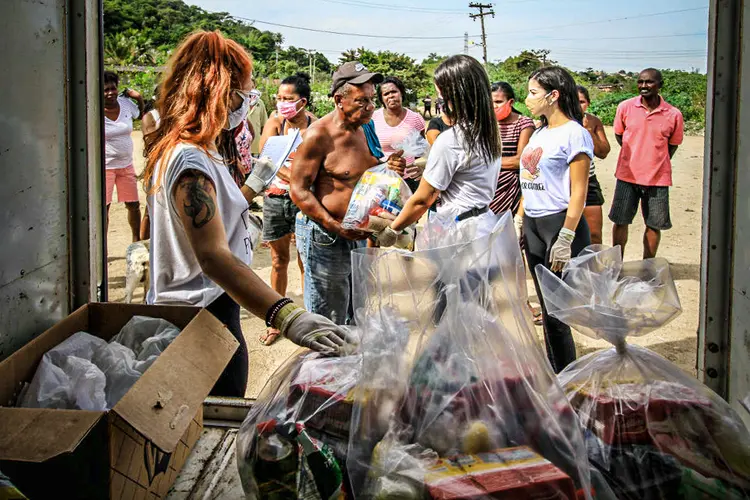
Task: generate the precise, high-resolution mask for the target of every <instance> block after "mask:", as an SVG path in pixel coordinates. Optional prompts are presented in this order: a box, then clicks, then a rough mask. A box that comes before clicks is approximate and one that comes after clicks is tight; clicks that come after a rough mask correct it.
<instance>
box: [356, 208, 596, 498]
mask: <svg viewBox="0 0 750 500" xmlns="http://www.w3.org/2000/svg"><path fill="white" fill-rule="evenodd" d="M493 222H494V224H493ZM484 225H488V226H489V227H492V230H491V232H490V234H486V235H484V236H479V237H477V238H475V239H469V240H464V241H462V242H459V243H457V244H454V245H445V243H446V242H451V241H454V242H455V234H456V232H455V231H461V230H465V231H476V230H477V228H479V227H482V226H484ZM472 226H475V227H474V228H473V229H471V227H472ZM493 226H494V227H493ZM437 227H440V226H437ZM443 229H444V231H443V233H442V234H436V235H431V236H430V237H429V238H427V239H426V241H430V242H431V245H430V246H431V248H428V249H425V250H423V251H419V252H415V253H412V254H406V253H402V252H394V251H385V250H380V249H363V250H357V251H355V252H354V253H353V257H352V269H353V270H354V276H353V284H354V293H353V298H354V302H355V307H356V310H357V314H358V316H357V317H358V320H359V319H360V318H364V319H365V321H364V326H363V337H362V356H363V367H364V366H368V365H369V364H372V365H376V366H377V365H378V364H380V365H385V363H384V362H383V359H384V357H383V354H382V353H379V354H378V356H377V362H374V363H370V357H371V356H372V354H371V351H370V350H369V349H368V342H369V340H370V338H371V336H373V335H378V334H379V330H377V329H374V328H373V325H378V324H384V323H386V322H387V321H389V320H390V319H391V318H393V317H394V316H396V317H398V318H399V322H400V323H401V324H403V325H404V326H406V328H407V329H408V334H409V336H408V340H407V346H406V348H398V349H392V350H391V351H390V355H389V357H390V358H391V361H390V363H389V364H388V365H387V366H388V367H387V368H385V367H384V369H383V372H382V373H380V374H376V375H375V376H368V377H363V378H362V380H361V381H360V383H359V384H358V385H357V387H356V389H355V392H354V401H355V405H354V413H353V419H352V427H351V431H350V433H351V437H350V441H349V452H348V456H347V463H346V464H347V471H348V475H349V477H350V481H351V487H352V490H353V491H354V492H355V494H356V496H358V497H361V498H497V497H498V496H502V495H506V496H507V497H508V498H531V497H534V495H540V497H544V498H547V497H550V498H552V497H554V498H575V497H576V496H577V495H580V496H582V497H590V494H591V492H590V475H589V466H588V459H587V455H586V449H585V445H584V441H583V436H582V433H581V432H580V429H579V428H578V424H577V422H576V418H575V414H574V413H573V411H572V409H571V407H570V405H569V403H568V401H567V400H566V398H565V395H564V393H563V392H562V390H561V389H560V387H559V386H558V385H557V380H556V378H555V376H554V374H553V373H552V371H551V369H550V367H549V365H548V363H547V360H546V357H545V355H544V353H543V351H542V349H541V346H540V345H539V344H538V341H537V340H536V334H535V331H534V328H533V324H532V322H531V317H530V315H529V314H528V311H527V308H526V283H525V279H524V272H523V260H522V259H521V254H520V250H519V247H518V239H517V237H516V235H515V229H514V227H513V224H512V219H511V217H510V215H509V214H505V215H504V216H502V217H499V218H498V217H494V219H492V220H485V221H473V222H472V223H471V224H469V225H467V226H464V227H463V228H458V227H453V228H451V227H449V225H447V224H446V225H445V226H443ZM429 230H430V229H429V228H427V229H426V231H429ZM474 234H476V232H475V233H474ZM393 367H396V368H393ZM389 372H393V375H394V376H396V377H399V378H400V379H401V380H402V381H397V383H394V384H392V386H391V387H389V388H388V389H386V390H383V389H379V388H378V385H377V384H376V381H377V380H379V379H380V378H381V376H382V377H384V378H385V379H387V377H388V375H389ZM378 375H379V376H378ZM383 406H385V408H386V412H387V413H386V412H381V413H386V415H385V416H386V417H387V421H382V420H381V419H378V418H377V416H378V415H379V410H380V409H381V408H382V407H383ZM544 495H547V496H544Z"/></svg>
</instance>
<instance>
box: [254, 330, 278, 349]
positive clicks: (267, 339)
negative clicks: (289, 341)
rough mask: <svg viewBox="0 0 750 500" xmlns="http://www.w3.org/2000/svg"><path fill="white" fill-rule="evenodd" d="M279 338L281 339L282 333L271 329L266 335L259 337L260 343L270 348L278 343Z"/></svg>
mask: <svg viewBox="0 0 750 500" xmlns="http://www.w3.org/2000/svg"><path fill="white" fill-rule="evenodd" d="M279 337H281V332H280V331H279V330H277V329H276V328H269V329H268V330H266V333H265V334H263V335H261V336H260V337H258V341H259V342H260V343H261V344H263V345H265V346H269V345H271V344H273V343H274V342H276V341H277V340H278V339H279Z"/></svg>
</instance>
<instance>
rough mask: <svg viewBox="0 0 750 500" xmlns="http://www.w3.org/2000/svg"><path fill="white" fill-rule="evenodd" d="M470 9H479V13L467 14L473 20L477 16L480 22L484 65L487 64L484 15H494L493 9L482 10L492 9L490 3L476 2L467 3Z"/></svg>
mask: <svg viewBox="0 0 750 500" xmlns="http://www.w3.org/2000/svg"><path fill="white" fill-rule="evenodd" d="M469 8H470V9H479V14H469V17H470V18H472V19H473V20H475V21H476V20H477V18H479V21H480V22H481V23H482V51H483V52H484V65H485V66H486V65H487V34H486V33H485V31H484V16H492V17H493V18H494V17H495V11H494V10H488V11H487V12H485V11H484V9H492V4H491V3H476V2H471V3H470V4H469Z"/></svg>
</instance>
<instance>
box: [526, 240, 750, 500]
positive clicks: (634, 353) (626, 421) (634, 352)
mask: <svg viewBox="0 0 750 500" xmlns="http://www.w3.org/2000/svg"><path fill="white" fill-rule="evenodd" d="M536 272H537V277H538V279H539V282H540V285H541V289H542V292H543V294H544V301H545V304H546V305H547V310H548V312H549V314H550V315H552V316H553V317H556V318H558V319H559V320H561V321H564V322H565V323H567V324H569V325H570V326H571V327H573V328H575V329H576V330H578V331H579V332H581V333H583V334H584V335H588V336H590V337H592V338H601V339H605V340H607V341H608V342H610V343H611V344H613V345H614V347H613V348H610V349H605V350H601V351H597V352H594V353H591V354H589V355H587V356H584V357H582V358H581V359H579V360H578V361H576V362H575V363H572V364H571V365H569V366H568V367H567V368H566V369H565V370H564V371H563V372H561V373H560V374H559V376H558V378H559V381H560V384H561V385H562V387H563V389H564V390H565V392H566V394H567V397H568V399H569V401H570V403H571V405H572V406H573V409H574V410H575V411H576V413H577V414H578V417H579V421H580V425H581V426H582V430H583V431H584V439H585V442H586V447H587V450H588V456H589V460H590V462H591V464H592V466H593V467H595V468H596V470H597V471H598V472H599V473H600V474H601V475H602V476H604V478H605V479H606V481H607V482H608V484H609V486H610V487H611V488H612V490H613V491H614V493H615V494H616V495H617V497H618V498H664V499H692V498H750V434H749V433H748V431H747V429H746V428H745V427H744V425H743V423H742V421H741V420H740V418H739V416H738V415H737V414H736V413H735V412H734V410H732V408H731V407H730V406H729V405H728V404H727V403H726V402H725V401H723V400H722V399H721V398H719V397H718V396H717V395H716V394H715V393H714V392H712V391H711V390H710V389H709V388H708V387H706V386H704V385H703V384H701V383H700V382H698V380H696V379H695V378H693V377H691V376H689V375H688V374H686V373H685V372H683V371H682V370H680V369H679V368H678V367H677V366H675V365H674V364H672V363H671V362H670V361H668V360H666V359H664V358H662V357H661V356H659V355H658V354H656V353H654V352H652V351H650V350H648V349H645V348H643V347H638V346H635V345H630V344H627V342H626V337H627V336H638V335H645V334H647V333H649V332H651V331H653V330H655V329H657V328H659V327H660V326H662V325H664V324H666V323H668V322H669V321H671V320H672V319H673V318H675V317H676V316H677V315H678V314H679V313H680V311H681V307H680V301H679V298H678V296H677V290H676V288H675V285H674V281H673V280H672V276H671V274H670V270H669V263H668V262H667V261H666V260H665V259H660V258H657V259H647V260H642V261H637V262H625V263H623V262H622V255H621V252H620V248H619V247H615V248H604V247H601V246H592V247H589V248H588V249H586V250H584V251H583V252H582V254H581V255H580V256H579V257H577V258H575V259H572V260H571V261H570V262H569V263H568V265H567V266H566V268H565V271H564V273H563V278H562V280H561V279H559V278H558V277H556V276H555V275H554V274H552V273H551V272H549V271H548V270H547V269H544V268H543V267H541V266H537V269H536Z"/></svg>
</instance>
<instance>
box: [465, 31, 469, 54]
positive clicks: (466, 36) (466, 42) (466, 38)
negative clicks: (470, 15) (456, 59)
mask: <svg viewBox="0 0 750 500" xmlns="http://www.w3.org/2000/svg"><path fill="white" fill-rule="evenodd" d="M464 54H466V55H468V54H469V32H468V31H464Z"/></svg>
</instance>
